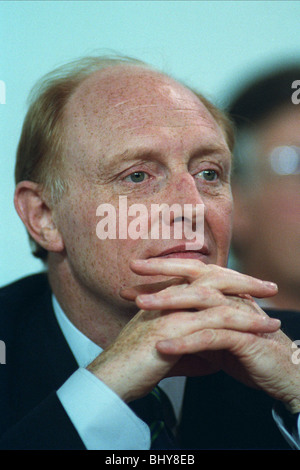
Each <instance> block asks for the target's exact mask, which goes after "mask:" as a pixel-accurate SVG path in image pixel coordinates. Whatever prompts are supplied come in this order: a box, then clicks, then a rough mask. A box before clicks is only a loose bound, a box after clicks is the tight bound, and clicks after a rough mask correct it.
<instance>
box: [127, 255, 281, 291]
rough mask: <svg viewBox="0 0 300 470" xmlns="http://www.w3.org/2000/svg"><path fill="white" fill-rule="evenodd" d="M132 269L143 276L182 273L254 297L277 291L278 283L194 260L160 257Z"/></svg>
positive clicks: (138, 263)
mask: <svg viewBox="0 0 300 470" xmlns="http://www.w3.org/2000/svg"><path fill="white" fill-rule="evenodd" d="M131 269H132V270H133V271H134V272H136V273H138V274H140V275H166V276H181V277H184V278H185V279H186V280H187V281H188V282H194V281H196V282H197V283H199V284H201V285H202V286H210V287H213V288H215V289H219V290H221V291H222V292H223V293H225V294H233V295H236V294H250V295H253V296H254V297H270V296H273V295H275V294H276V293H277V291H278V289H277V286H276V284H274V283H273V282H269V281H262V280H261V279H256V278H254V277H252V276H248V275H246V274H241V273H238V272H237V271H234V270H232V269H228V268H222V267H220V266H216V265H212V264H209V265H206V264H205V263H203V262H201V261H199V260H192V259H184V260H183V259H177V258H176V259H175V258H168V259H160V258H151V259H148V260H133V261H132V263H131Z"/></svg>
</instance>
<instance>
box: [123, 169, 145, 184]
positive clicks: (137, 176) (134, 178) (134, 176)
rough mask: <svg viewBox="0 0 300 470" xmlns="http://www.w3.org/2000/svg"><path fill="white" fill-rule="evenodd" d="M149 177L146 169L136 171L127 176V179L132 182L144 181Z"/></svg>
mask: <svg viewBox="0 0 300 470" xmlns="http://www.w3.org/2000/svg"><path fill="white" fill-rule="evenodd" d="M147 178H149V175H148V174H147V173H145V171H135V172H134V173H131V174H130V175H128V176H126V178H125V181H129V182H130V183H142V182H143V181H144V180H145V179H147Z"/></svg>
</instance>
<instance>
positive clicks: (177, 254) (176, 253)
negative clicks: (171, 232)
mask: <svg viewBox="0 0 300 470" xmlns="http://www.w3.org/2000/svg"><path fill="white" fill-rule="evenodd" d="M208 255H209V250H208V248H207V246H206V245H203V246H202V247H201V248H199V245H197V244H196V243H185V244H183V245H178V246H174V247H172V248H168V249H167V250H164V251H162V252H161V253H159V254H157V255H155V256H152V257H153V258H195V259H202V258H203V257H207V256H208Z"/></svg>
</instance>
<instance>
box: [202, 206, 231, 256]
mask: <svg viewBox="0 0 300 470" xmlns="http://www.w3.org/2000/svg"><path fill="white" fill-rule="evenodd" d="M232 217H233V206H232V199H231V198H226V199H222V200H221V201H219V202H217V201H213V202H212V203H210V204H206V223H207V226H208V230H209V232H210V234H211V236H212V238H213V241H214V244H215V247H216V256H217V259H216V263H217V264H220V265H224V264H226V262H227V256H228V251H229V245H230V241H231V234H232Z"/></svg>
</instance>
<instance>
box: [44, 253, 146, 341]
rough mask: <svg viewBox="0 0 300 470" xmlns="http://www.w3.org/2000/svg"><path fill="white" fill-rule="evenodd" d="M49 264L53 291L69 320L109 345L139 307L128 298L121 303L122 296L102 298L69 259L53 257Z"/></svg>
mask: <svg viewBox="0 0 300 470" xmlns="http://www.w3.org/2000/svg"><path fill="white" fill-rule="evenodd" d="M49 258H50V257H49ZM54 258H55V257H54ZM48 268H49V269H48V272H49V282H50V286H51V289H52V292H53V293H54V295H55V297H56V299H57V301H58V302H59V304H60V306H61V308H62V309H63V311H64V313H65V314H66V315H67V317H68V318H69V320H70V321H71V322H72V323H73V324H74V325H75V326H76V328H78V329H79V330H80V331H81V332H82V333H83V334H84V335H86V336H87V337H88V338H90V339H91V340H92V341H93V342H94V343H96V344H98V345H99V346H100V347H101V348H103V349H105V348H107V347H108V346H109V345H110V344H111V343H112V342H113V341H114V340H115V339H116V337H117V336H118V335H119V333H120V331H121V330H122V329H123V328H124V326H125V325H126V323H128V321H129V320H130V319H131V318H132V317H133V315H134V314H135V313H136V312H137V310H138V309H137V307H134V306H133V305H132V304H129V303H128V302H126V301H123V304H122V301H121V300H120V302H114V301H112V300H111V299H104V298H101V296H100V295H99V294H98V295H97V293H95V292H93V291H92V290H89V289H88V288H86V286H84V285H83V284H82V283H81V282H80V281H79V280H77V279H76V278H75V277H74V275H73V273H72V272H71V269H70V267H69V265H68V263H67V262H66V260H59V262H57V259H54V260H53V258H52V259H51V258H50V259H49V262H48Z"/></svg>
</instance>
